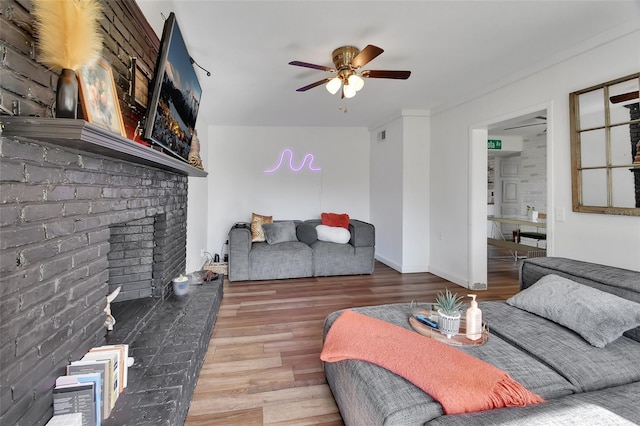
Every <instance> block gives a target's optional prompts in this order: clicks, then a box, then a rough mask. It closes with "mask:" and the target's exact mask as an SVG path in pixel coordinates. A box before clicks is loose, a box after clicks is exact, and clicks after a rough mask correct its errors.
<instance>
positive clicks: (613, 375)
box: [324, 258, 640, 426]
mask: <svg viewBox="0 0 640 426" xmlns="http://www.w3.org/2000/svg"><path fill="white" fill-rule="evenodd" d="M544 276H547V277H546V278H545V280H544V281H549V282H551V283H553V284H555V283H556V282H557V281H554V280H556V279H557V277H563V278H568V279H570V280H571V281H574V282H577V283H579V284H570V285H574V286H577V288H578V292H581V291H582V290H584V288H585V286H586V288H587V290H584V291H585V292H586V293H589V292H591V291H593V290H592V289H593V288H595V289H598V290H600V291H603V292H606V293H612V294H614V295H616V296H619V297H621V298H624V299H627V300H630V301H633V302H635V303H636V304H637V303H640V272H634V271H629V270H624V269H619V268H613V267H608V266H603V265H596V264H593V263H586V262H580V261H575V260H570V259H564V258H535V259H528V260H525V261H523V263H522V266H521V269H520V285H521V289H523V290H524V289H528V288H529V287H531V286H532V285H533V284H534V283H536V282H538V280H540V279H541V278H542V277H544ZM563 278H559V279H558V280H559V281H562V280H563ZM547 284H548V283H547ZM539 285H540V284H539ZM539 285H538V286H537V287H533V288H531V289H530V290H534V289H540V288H542V287H540V286H539ZM545 289H546V288H545ZM530 290H527V291H528V292H529V294H531V291H530ZM527 291H521V292H520V293H519V294H518V295H516V297H519V296H521V295H523V294H525V293H527ZM574 291H575V289H574ZM551 293H553V296H551V297H552V298H554V299H555V302H557V301H558V300H560V298H561V297H562V296H561V295H560V296H558V295H556V294H555V290H554V289H552V290H551V292H546V294H551ZM600 294H601V293H600ZM571 295H572V296H571V297H573V293H571ZM607 297H610V296H608V295H605V297H604V299H605V300H604V301H603V299H602V297H599V298H596V300H590V302H591V303H592V304H593V306H594V307H595V308H596V310H597V309H598V307H600V306H601V305H606V303H607V301H606V298H607ZM554 299H552V300H549V301H548V303H549V304H553V303H555V302H554ZM614 302H620V300H619V299H616V300H614ZM623 304H626V305H629V306H627V308H629V309H630V310H629V311H627V312H626V314H625V313H624V312H620V313H621V314H622V315H627V316H629V317H630V316H635V318H636V323H635V325H634V326H633V327H632V328H631V329H629V330H628V331H626V332H625V333H624V335H623V336H621V337H618V338H615V337H610V338H611V339H613V340H612V341H611V342H610V343H606V344H605V345H604V347H596V346H594V345H593V344H591V343H589V342H588V341H587V340H585V339H586V338H590V339H591V336H589V333H590V330H589V329H587V330H581V329H580V326H581V324H582V322H583V321H582V320H583V319H584V320H585V321H584V322H587V320H588V318H587V316H586V315H582V316H581V315H576V316H577V317H580V321H577V325H576V326H575V328H576V329H578V332H581V333H584V334H585V335H587V337H585V338H583V337H582V335H581V334H578V333H577V332H574V331H573V329H570V328H567V327H565V326H562V325H559V324H558V323H556V322H553V321H551V320H549V319H546V318H545V317H543V316H540V315H536V314H533V313H530V312H528V311H526V310H524V309H520V308H517V307H514V306H511V305H510V304H507V303H505V302H481V303H480V304H479V305H480V308H481V309H482V311H483V315H484V317H483V318H484V321H486V322H487V324H488V327H489V330H490V336H489V340H488V341H487V342H486V343H485V344H484V345H482V346H473V347H462V348H459V349H461V350H463V351H465V352H467V353H469V354H471V355H473V356H475V357H477V358H480V359H482V360H484V361H486V362H488V363H490V364H492V365H494V366H496V367H498V368H500V369H502V370H504V371H505V372H507V373H509V374H510V375H511V377H513V378H514V379H515V380H517V381H518V382H520V383H521V384H522V385H524V386H525V387H526V388H527V389H529V390H530V391H532V392H534V393H537V394H538V395H540V396H541V397H542V398H544V399H545V400H546V402H544V403H541V404H537V405H528V406H525V407H511V408H500V409H494V410H487V411H480V412H475V413H465V414H455V415H444V413H443V409H442V406H441V405H440V404H439V403H438V402H437V401H435V400H434V399H433V398H431V396H429V395H428V394H427V393H426V392H424V391H422V390H420V389H419V388H417V387H416V386H414V385H413V384H411V383H410V382H408V381H406V380H405V379H403V378H402V377H400V376H397V375H395V374H393V373H391V372H389V371H387V370H385V369H383V368H381V367H378V366H376V365H374V364H369V363H366V362H363V361H357V360H346V361H339V362H332V363H325V364H324V368H325V373H326V377H327V382H328V383H329V386H330V388H331V391H332V392H333V395H334V397H335V400H336V402H337V404H338V407H339V408H340V412H341V414H342V417H343V419H344V422H345V424H346V425H357V426H359V425H367V426H374V425H401V426H408V425H460V426H462V425H523V424H535V425H567V424H576V425H583V424H592V425H633V424H640V333H639V332H640V327H638V325H640V323H638V322H637V318H640V315H639V313H638V310H637V307H640V305H636V304H634V303H628V302H623ZM568 305H570V304H568ZM574 308H575V309H576V311H574V312H578V311H580V309H582V308H583V307H582V308H581V307H568V308H567V311H568V310H570V309H574ZM588 309H591V308H588ZM353 310H354V311H356V312H359V313H361V314H365V315H367V316H371V317H375V318H379V319H382V320H384V321H387V322H390V323H393V324H396V325H399V326H401V327H405V328H407V329H411V326H410V324H409V323H408V321H407V319H408V314H409V306H408V304H393V305H381V306H372V307H363V308H354V309H353ZM340 312H341V311H338V312H334V313H332V314H331V315H329V316H328V317H327V319H326V320H325V330H324V332H325V336H326V333H327V332H328V330H329V329H330V327H331V325H332V323H333V321H335V319H336V318H337V316H338V315H339V314H340ZM606 315H608V314H605V315H603V317H602V318H601V319H602V321H604V320H605V318H604V317H605V316H606ZM554 319H555V318H554ZM596 320H598V319H597V318H596ZM570 322H571V319H570ZM603 328H606V327H604V326H603ZM416 336H417V337H418V338H423V337H422V336H418V335H416ZM398 356H401V350H400V349H399V350H398Z"/></svg>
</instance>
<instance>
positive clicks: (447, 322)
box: [436, 288, 462, 339]
mask: <svg viewBox="0 0 640 426" xmlns="http://www.w3.org/2000/svg"><path fill="white" fill-rule="evenodd" d="M436 304H437V305H438V330H440V333H442V334H444V335H446V336H447V338H448V339H450V338H451V336H453V335H455V334H457V333H458V331H459V330H460V316H461V308H462V296H458V294H457V293H456V294H453V293H451V291H450V290H449V289H448V288H447V289H445V292H444V293H443V292H440V293H438V297H437V298H436Z"/></svg>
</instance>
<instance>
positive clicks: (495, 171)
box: [469, 105, 551, 288]
mask: <svg viewBox="0 0 640 426" xmlns="http://www.w3.org/2000/svg"><path fill="white" fill-rule="evenodd" d="M549 110H550V106H549V105H544V106H539V107H537V108H532V109H531V110H530V111H524V112H520V113H514V114H513V115H511V116H506V117H503V118H500V119H496V120H493V121H491V122H488V123H486V124H483V125H479V126H477V127H476V128H475V129H471V132H470V139H471V145H470V153H471V163H472V165H473V167H472V168H471V170H472V171H471V175H470V224H471V227H470V245H469V250H470V252H469V283H471V285H472V288H480V287H481V286H482V283H486V285H490V284H491V283H489V282H487V277H488V272H489V268H492V269H493V268H496V267H498V268H499V269H500V270H501V271H504V270H506V271H510V273H512V274H516V276H517V271H518V268H519V259H520V258H521V257H522V256H516V257H515V258H514V257H513V253H511V252H510V251H509V250H506V249H505V250H496V249H495V248H494V247H489V246H488V245H487V237H488V236H491V234H492V232H495V233H496V234H497V233H501V236H500V238H503V237H504V238H505V239H509V240H512V241H513V238H514V237H513V230H511V229H507V228H508V225H505V227H504V228H501V227H499V228H496V226H495V224H491V227H490V224H489V221H487V216H488V215H490V214H491V213H493V214H494V215H515V216H526V215H527V206H530V207H535V208H536V210H537V211H538V212H540V213H546V212H547V211H549V209H550V206H549V202H548V200H549V199H550V196H549V194H550V187H551V185H550V179H549V178H548V176H549V173H548V170H549V167H548V163H549V158H548V146H549V137H548V135H549V134H550V132H548V129H549V128H550V124H551V123H550V122H549V120H548V117H549V114H548V111H549ZM489 141H490V142H489ZM481 165H482V167H480V166H481ZM479 194H481V195H482V196H479ZM505 197H506V198H505ZM500 226H503V225H502V224H500ZM492 230H493V231H492ZM550 232H551V229H549V228H547V233H550ZM495 236H497V235H494V237H495ZM550 237H551V235H549V239H548V240H545V242H544V243H545V244H546V243H547V242H548V241H549V240H550ZM538 243H539V242H538V241H535V242H533V244H535V245H538ZM545 248H547V249H548V247H545ZM520 254H523V253H520ZM525 255H526V253H525ZM496 258H498V259H499V261H498V262H496ZM502 259H504V261H502ZM502 263H504V265H502ZM492 272H495V271H493V270H492Z"/></svg>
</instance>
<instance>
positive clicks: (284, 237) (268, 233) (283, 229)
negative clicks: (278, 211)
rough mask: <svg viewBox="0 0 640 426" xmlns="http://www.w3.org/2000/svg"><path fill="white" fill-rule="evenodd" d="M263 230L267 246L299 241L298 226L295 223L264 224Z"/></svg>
mask: <svg viewBox="0 0 640 426" xmlns="http://www.w3.org/2000/svg"><path fill="white" fill-rule="evenodd" d="M262 230H263V231H264V236H265V238H266V240H267V244H277V243H284V242H286V241H297V240H298V239H297V238H296V225H295V224H294V223H293V222H274V223H263V224H262Z"/></svg>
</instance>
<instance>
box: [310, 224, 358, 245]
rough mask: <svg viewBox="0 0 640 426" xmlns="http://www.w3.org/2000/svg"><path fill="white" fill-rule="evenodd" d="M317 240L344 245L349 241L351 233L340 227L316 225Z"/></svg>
mask: <svg viewBox="0 0 640 426" xmlns="http://www.w3.org/2000/svg"><path fill="white" fill-rule="evenodd" d="M316 231H317V232H318V239H319V240H320V241H329V242H331V243H338V244H346V243H348V242H349V240H350V239H351V232H349V230H348V229H345V228H343V227H341V226H327V225H317V226H316Z"/></svg>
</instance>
